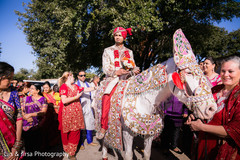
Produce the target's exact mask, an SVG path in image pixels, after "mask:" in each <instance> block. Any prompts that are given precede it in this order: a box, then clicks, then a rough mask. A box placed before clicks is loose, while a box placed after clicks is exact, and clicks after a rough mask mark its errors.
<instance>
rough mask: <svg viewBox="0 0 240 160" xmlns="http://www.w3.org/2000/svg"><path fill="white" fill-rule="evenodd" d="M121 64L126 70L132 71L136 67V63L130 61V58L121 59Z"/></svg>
mask: <svg viewBox="0 0 240 160" xmlns="http://www.w3.org/2000/svg"><path fill="white" fill-rule="evenodd" d="M121 62H122V66H123V68H124V69H126V70H131V69H133V68H134V67H135V63H134V62H133V61H132V60H130V58H127V57H123V58H122V59H121Z"/></svg>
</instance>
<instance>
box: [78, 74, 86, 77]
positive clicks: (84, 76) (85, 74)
mask: <svg viewBox="0 0 240 160" xmlns="http://www.w3.org/2000/svg"><path fill="white" fill-rule="evenodd" d="M78 76H79V77H86V74H84V75H78Z"/></svg>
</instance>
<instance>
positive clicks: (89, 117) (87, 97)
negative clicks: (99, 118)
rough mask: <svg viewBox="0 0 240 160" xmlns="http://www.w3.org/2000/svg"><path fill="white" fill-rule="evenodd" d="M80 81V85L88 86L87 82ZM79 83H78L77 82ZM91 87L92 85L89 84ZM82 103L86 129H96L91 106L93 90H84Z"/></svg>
mask: <svg viewBox="0 0 240 160" xmlns="http://www.w3.org/2000/svg"><path fill="white" fill-rule="evenodd" d="M78 82H80V86H81V87H84V88H87V85H86V83H85V82H84V83H83V82H82V81H80V80H78ZM76 84H77V85H78V83H76ZM89 87H90V85H89ZM80 101H81V105H82V111H83V117H84V123H85V128H86V130H94V129H95V119H94V116H93V111H92V107H91V103H92V102H91V92H83V94H82V96H81V97H80Z"/></svg>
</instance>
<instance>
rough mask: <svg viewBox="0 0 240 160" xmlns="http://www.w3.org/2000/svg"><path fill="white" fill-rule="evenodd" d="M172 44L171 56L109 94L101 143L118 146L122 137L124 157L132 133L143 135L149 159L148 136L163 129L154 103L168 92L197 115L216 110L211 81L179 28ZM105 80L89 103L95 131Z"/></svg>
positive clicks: (128, 155)
mask: <svg viewBox="0 0 240 160" xmlns="http://www.w3.org/2000/svg"><path fill="white" fill-rule="evenodd" d="M173 44H174V54H173V55H174V58H171V59H169V60H167V61H166V62H163V63H162V64H158V65H155V66H153V67H151V68H149V69H147V70H145V71H143V72H142V73H140V74H138V75H136V76H133V77H131V78H129V79H128V80H124V81H120V82H119V83H118V86H117V88H116V91H115V93H114V94H113V96H112V98H111V107H110V111H109V120H108V126H109V128H108V130H107V132H106V135H105V137H104V144H106V145H109V146H111V147H113V148H116V149H118V150H122V148H123V147H122V144H123V142H122V140H123V141H124V146H125V159H132V143H133V137H134V136H135V135H142V136H144V139H145V141H144V144H145V149H144V157H145V159H150V153H151V144H152V140H153V138H154V136H158V135H159V134H160V133H161V131H162V129H163V121H162V120H163V118H164V115H163V112H162V111H161V110H160V109H159V108H158V106H159V104H160V103H161V102H163V101H164V100H166V99H167V98H168V97H169V96H170V95H171V94H173V95H174V96H176V97H177V98H178V99H179V100H180V101H181V102H183V103H184V104H186V105H187V107H188V108H189V109H190V110H192V111H193V113H194V114H195V116H196V117H199V118H201V119H210V118H211V117H212V116H213V114H214V113H215V111H216V108H217V107H216V103H215V101H214V99H213V96H212V94H211V85H210V83H208V80H207V78H206V77H205V76H204V74H203V72H202V71H201V69H200V68H199V66H198V64H197V62H196V59H195V56H194V54H193V52H192V49H191V45H190V43H189V42H188V40H187V39H186V37H185V35H184V34H183V32H182V30H181V29H179V30H177V31H176V32H175V33H174V36H173ZM176 71H178V72H176ZM173 75H174V76H173ZM176 77H179V78H176ZM108 83H109V82H106V81H105V82H103V83H102V85H101V86H100V87H99V89H98V90H97V92H96V96H95V99H94V103H93V104H94V108H95V113H96V115H95V118H96V130H97V131H99V130H100V128H101V126H100V125H101V111H102V95H103V93H104V90H105V88H106V86H107V85H108ZM120 119H121V120H120ZM122 132H123V137H122V136H121V135H122ZM106 154H107V149H106V148H105V147H103V158H106V157H107V155H106Z"/></svg>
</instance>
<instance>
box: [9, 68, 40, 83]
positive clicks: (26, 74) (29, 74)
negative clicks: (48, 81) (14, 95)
mask: <svg viewBox="0 0 240 160" xmlns="http://www.w3.org/2000/svg"><path fill="white" fill-rule="evenodd" d="M13 79H16V80H18V81H22V80H27V79H32V80H34V79H36V73H35V72H34V71H33V70H32V69H31V70H27V69H25V68H20V71H18V72H17V73H15V74H14V78H13Z"/></svg>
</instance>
